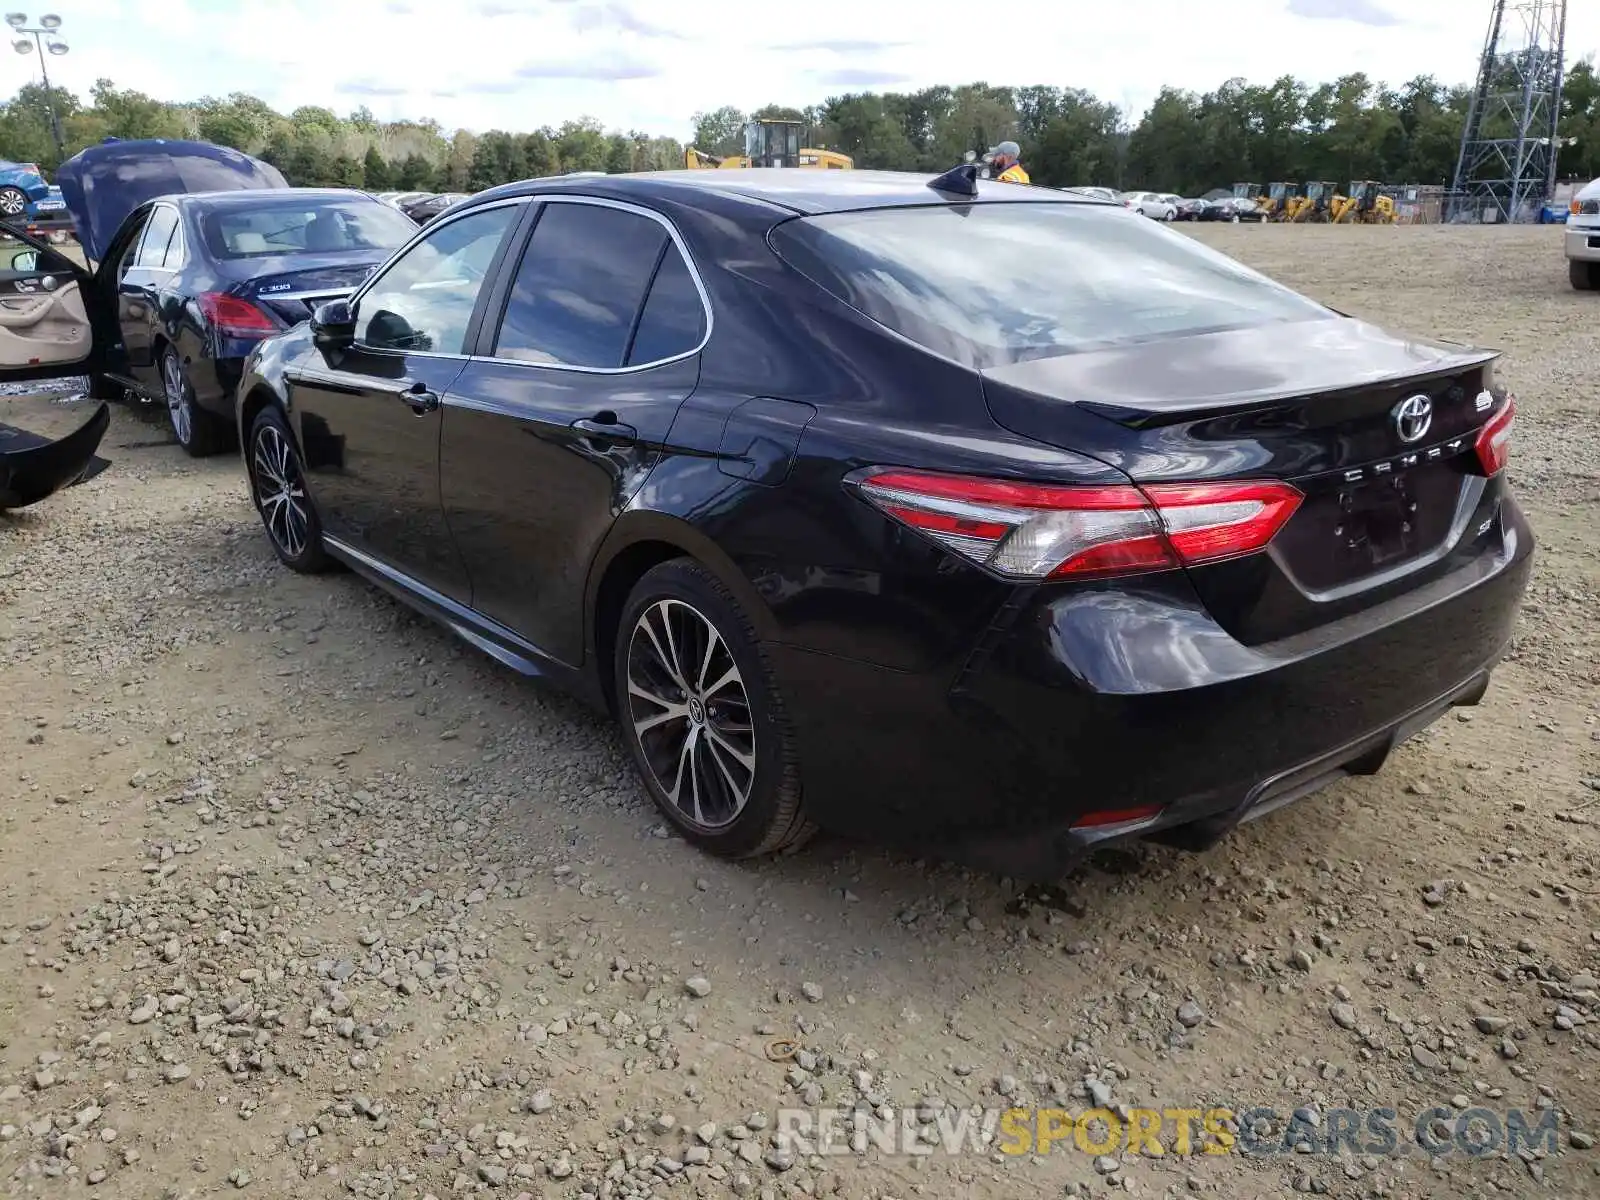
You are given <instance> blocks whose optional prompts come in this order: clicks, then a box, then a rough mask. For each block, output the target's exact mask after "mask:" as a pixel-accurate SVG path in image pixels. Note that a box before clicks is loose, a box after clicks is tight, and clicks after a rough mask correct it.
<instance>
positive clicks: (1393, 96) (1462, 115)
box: [0, 61, 1600, 195]
mask: <svg viewBox="0 0 1600 1200" xmlns="http://www.w3.org/2000/svg"><path fill="white" fill-rule="evenodd" d="M52 100H53V101H54V104H55V108H56V112H57V115H58V117H59V119H60V121H61V126H62V130H63V134H64V137H65V142H66V152H67V154H68V155H70V154H73V153H75V152H76V151H77V150H79V149H81V148H83V147H84V146H88V145H92V144H94V143H96V142H99V141H101V140H102V139H104V138H106V137H109V136H115V137H120V138H147V137H162V138H192V139H199V140H202V141H208V142H214V143H216V144H218V145H224V146H232V147H235V148H236V149H239V150H243V151H246V152H247V153H250V154H254V155H256V156H258V157H260V158H262V159H265V160H266V161H268V162H270V163H272V164H273V165H275V166H276V167H278V168H279V169H280V170H281V171H282V172H283V173H284V175H285V177H286V178H287V179H288V180H289V182H291V183H293V184H298V185H304V186H346V187H364V188H366V189H368V190H370V191H383V190H388V189H396V190H399V189H405V190H419V191H420V190H428V191H477V190H479V189H481V188H485V187H492V186H493V185H495V184H498V183H505V182H508V181H510V180H513V179H523V178H528V177H531V176H538V175H552V174H560V173H564V172H569V171H606V172H622V171H646V170H662V169H670V168H674V167H678V166H681V165H682V164H683V152H684V145H683V144H682V143H679V142H677V141H675V140H673V139H671V138H664V137H652V136H649V135H647V134H644V133H640V132H636V131H635V132H619V131H615V130H607V129H606V128H605V127H604V126H603V125H602V124H601V123H600V122H598V121H595V120H593V119H589V118H581V119H576V120H571V121H567V122H565V123H564V124H562V125H560V126H559V127H551V126H544V127H541V128H539V129H535V130H532V131H531V132H514V131H508V130H503V129H491V130H488V131H486V132H483V133H473V132H470V131H468V130H456V131H453V132H447V131H446V130H445V129H443V128H442V127H441V126H440V125H439V123H438V122H437V121H434V120H431V119H422V120H414V121H391V122H385V121H379V120H377V119H376V118H375V117H374V116H373V114H372V113H371V112H370V111H369V110H367V109H366V108H364V107H363V108H359V109H357V110H356V111H355V112H352V113H349V114H348V115H345V116H339V115H338V114H336V113H335V112H333V111H332V110H331V109H328V108H323V107H320V106H316V105H305V106H302V107H300V108H297V109H295V110H294V111H293V112H290V113H287V114H285V113H280V112H277V111H276V110H274V109H273V108H271V107H270V106H269V105H267V104H266V103H265V102H264V101H262V100H260V99H258V98H256V97H254V96H250V95H247V94H245V93H242V92H236V93H234V94H232V95H229V96H227V97H224V98H220V99H219V98H217V97H209V96H208V97H204V98H202V99H199V100H195V101H190V102H186V103H169V102H166V101H161V100H157V99H155V98H153V97H151V96H148V95H146V94H144V93H143V92H139V91H137V90H133V89H127V88H118V87H116V86H115V85H114V84H113V83H112V81H110V80H107V79H102V80H100V81H98V82H97V83H96V84H95V85H94V87H93V88H92V89H91V90H90V94H89V98H88V102H87V103H85V102H84V100H83V99H81V98H80V97H78V96H77V95H75V94H74V93H72V92H70V91H68V90H66V89H64V88H55V89H51V91H50V92H48V93H47V92H46V90H45V88H44V87H43V86H42V85H40V84H28V85H26V86H24V87H23V88H21V89H20V90H19V91H18V92H17V94H16V95H15V96H14V97H13V98H12V99H11V100H9V101H7V102H5V103H3V104H0V155H3V156H4V157H6V158H10V159H12V160H15V161H24V162H36V163H39V164H40V165H41V166H43V167H45V168H46V169H47V170H53V169H54V168H55V167H56V166H57V165H59V159H58V155H57V153H56V149H55V143H54V138H53V136H52V133H51V127H50V118H49V102H50V101H52ZM1469 100H1470V94H1469V91H1468V89H1467V88H1465V87H1452V86H1447V85H1445V84H1442V83H1440V82H1438V81H1437V80H1435V79H1433V78H1432V77H1429V76H1422V77H1419V78H1417V79H1413V80H1412V81H1411V82H1409V83H1407V84H1405V85H1404V86H1403V87H1400V88H1390V87H1387V86H1384V85H1381V84H1378V83H1375V82H1374V81H1372V80H1371V79H1369V78H1368V77H1367V76H1365V75H1362V74H1354V75H1346V76H1344V77H1342V78H1340V79H1337V80H1335V81H1334V82H1332V83H1324V84H1317V85H1313V84H1308V83H1305V82H1302V81H1300V80H1297V79H1294V78H1291V77H1288V76H1285V77H1283V78H1281V79H1278V80H1276V81H1274V82H1272V83H1269V84H1260V85H1258V84H1251V83H1247V82H1245V81H1244V80H1241V79H1230V80H1228V81H1227V82H1225V83H1224V84H1222V85H1221V86H1220V87H1218V88H1216V89H1215V90H1214V91H1210V92H1205V93H1195V92H1189V91H1183V90H1181V89H1177V88H1164V89H1162V91H1161V92H1160V94H1159V95H1158V96H1157V97H1156V99H1155V102H1154V103H1153V104H1152V105H1151V106H1150V108H1149V110H1148V111H1147V112H1145V113H1144V115H1143V116H1142V117H1140V118H1139V120H1138V121H1137V123H1130V122H1129V120H1128V115H1127V114H1126V113H1125V112H1123V111H1122V110H1121V109H1119V108H1118V107H1117V106H1115V105H1113V104H1110V103H1107V102H1106V101H1103V100H1101V99H1099V98H1098V97H1096V96H1095V95H1094V94H1093V93H1091V92H1088V91H1084V90H1082V89H1079V88H1060V87H1047V86H1036V87H1020V88H1012V87H996V86H992V85H989V84H986V83H971V84H965V85H961V86H956V87H948V86H940V87H930V88H924V89H922V90H921V91H917V92H856V93H849V94H846V95H841V96H836V97H833V98H832V99H829V100H826V101H824V102H822V103H820V104H817V105H814V106H812V107H810V108H807V109H798V108H790V107H783V106H778V105H769V106H767V107H765V108H760V109H756V110H754V111H753V112H750V113H745V112H743V111H741V110H739V109H737V108H733V107H724V108H719V109H716V110H714V111H711V112H703V113H696V114H695V116H694V119H693V132H692V136H691V140H690V142H689V144H690V145H692V146H694V147H695V148H697V149H699V150H702V151H705V152H707V153H712V154H737V153H739V152H741V151H742V149H743V136H742V129H743V126H744V123H745V121H746V120H747V119H748V118H751V117H782V118H788V119H793V120H800V121H804V122H805V123H806V124H807V126H808V127H809V130H810V140H811V141H812V142H813V144H816V145H820V146H826V147H828V148H831V149H836V150H841V151H843V152H844V153H846V154H849V155H851V156H852V157H853V158H854V159H855V162H856V165H857V166H859V167H873V168H882V169H888V170H911V171H929V172H933V171H940V170H944V169H947V168H948V167H950V166H951V165H953V164H955V163H957V162H959V161H961V159H962V157H963V156H964V155H965V153H966V152H967V151H969V150H973V151H979V152H981V151H983V150H985V149H987V148H988V147H989V146H991V145H993V144H995V143H996V142H998V141H1001V140H1005V139H1010V140H1014V141H1016V142H1017V143H1018V144H1019V145H1020V146H1021V148H1022V152H1023V161H1024V162H1025V163H1026V164H1027V166H1028V169H1029V171H1030V173H1031V174H1032V176H1033V178H1034V180H1035V181H1036V182H1039V183H1045V184H1051V185H1054V186H1071V185H1083V184H1100V185H1109V186H1113V187H1120V188H1125V189H1134V188H1140V189H1152V190H1159V191H1164V192H1179V193H1181V194H1184V195H1198V194H1200V193H1202V192H1205V191H1207V190H1209V189H1211V188H1216V187H1228V186H1230V185H1231V184H1232V183H1234V182H1236V181H1245V180H1248V181H1252V182H1257V183H1269V182H1273V181H1276V180H1291V181H1297V182H1298V181H1301V180H1313V179H1327V180H1337V181H1340V182H1343V181H1347V180H1351V179H1378V180H1382V181H1384V182H1388V183H1417V184H1448V183H1449V182H1450V179H1451V175H1452V174H1453V172H1454V170H1455V165H1456V155H1457V150H1458V147H1459V144H1460V139H1461V130H1462V126H1463V124H1464V123H1465V120H1466V113H1467V109H1468V104H1469ZM1489 132H1491V133H1493V132H1497V131H1495V130H1492V129H1491V130H1490V131H1489ZM1561 135H1562V138H1563V141H1564V144H1563V146H1562V147H1561V150H1560V160H1559V171H1558V173H1559V174H1560V175H1561V177H1563V178H1578V177H1581V178H1584V179H1590V178H1594V177H1596V176H1600V77H1597V75H1596V72H1595V70H1594V66H1593V64H1592V63H1591V62H1589V61H1584V62H1580V63H1579V64H1578V65H1577V66H1575V67H1574V68H1573V69H1572V70H1571V71H1570V72H1569V73H1568V76H1567V79H1566V85H1565V89H1564V93H1563V101H1562V118H1561Z"/></svg>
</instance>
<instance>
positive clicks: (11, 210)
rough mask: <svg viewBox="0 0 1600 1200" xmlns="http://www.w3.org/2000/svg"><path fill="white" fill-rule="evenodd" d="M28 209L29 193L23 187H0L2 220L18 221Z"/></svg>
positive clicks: (0, 217)
mask: <svg viewBox="0 0 1600 1200" xmlns="http://www.w3.org/2000/svg"><path fill="white" fill-rule="evenodd" d="M27 211H28V194H27V193H26V192H24V191H23V190H22V189H21V188H15V187H0V221H18V220H21V219H22V217H23V215H24V214H25V213H26V212H27Z"/></svg>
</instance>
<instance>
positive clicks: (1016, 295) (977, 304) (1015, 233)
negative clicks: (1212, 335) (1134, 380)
mask: <svg viewBox="0 0 1600 1200" xmlns="http://www.w3.org/2000/svg"><path fill="white" fill-rule="evenodd" d="M772 244H773V248H774V249H775V250H777V252H778V253H779V255H781V256H782V257H783V258H784V259H785V260H786V261H787V262H789V263H790V265H792V266H794V267H795V268H796V269H797V270H799V271H801V272H803V273H804V274H806V275H807V276H809V277H810V278H811V279H812V280H814V281H815V282H816V283H818V284H819V285H821V286H822V287H823V288H825V289H826V290H828V291H829V292H831V293H833V294H834V295H835V296H837V297H838V298H839V299H840V300H842V301H844V302H845V303H846V304H849V305H850V306H852V307H853V308H856V309H858V310H860V311H861V312H863V313H865V314H866V315H867V316H869V317H871V318H872V319H873V320H875V321H878V322H879V323H881V324H883V325H885V326H887V327H888V328H890V329H892V330H894V331H895V332H896V333H899V334H901V335H902V336H904V337H907V338H909V339H911V340H912V341H914V342H916V343H918V344H919V345H921V346H924V347H925V348H927V349H929V350H932V351H934V352H935V353H937V354H940V355H943V356H945V357H947V358H950V359H953V360H955V361H957V362H960V363H963V364H966V365H968V366H973V367H977V368H980V369H982V368H987V367H996V366H1001V365H1004V364H1006V363H1011V362H1018V361H1022V360H1024V359H1030V358H1042V357H1047V356H1050V355H1056V354H1070V353H1074V352H1080V351H1087V350H1094V349H1100V348H1104V347H1108V346H1117V345H1127V344H1130V343H1134V342H1140V341H1150V340H1155V339H1161V338H1169V337H1181V336H1184V335H1189V334H1197V333H1203V332H1210V331H1216V330H1222V329H1235V328H1242V327H1246V326H1252V325H1261V324H1265V323H1269V322H1275V321H1301V320H1310V319H1313V318H1316V317H1323V316H1327V315H1328V310H1327V309H1325V308H1323V307H1322V306H1321V305H1318V304H1315V303H1313V302H1312V301H1310V300H1308V299H1306V298H1305V297H1303V296H1300V295H1298V294H1296V293H1295V292H1292V291H1290V290H1289V289H1288V288H1286V287H1283V286H1282V285H1281V284H1278V283H1275V282H1273V281H1272V280H1270V279H1268V278H1267V277H1266V276H1265V275H1261V274H1259V273H1257V272H1255V271H1252V270H1250V269H1249V268H1248V267H1245V266H1244V265H1243V264H1241V263H1239V262H1236V261H1235V260H1234V259H1231V258H1229V257H1227V256H1226V255H1224V254H1221V253H1218V252H1217V251H1215V250H1211V249H1210V248H1208V247H1206V246H1203V245H1201V244H1200V243H1198V242H1196V241H1194V240H1192V239H1190V238H1188V237H1186V236H1184V235H1183V234H1181V233H1175V232H1173V231H1172V230H1169V229H1164V228H1162V227H1161V225H1160V223H1158V222H1155V221H1150V220H1148V219H1146V218H1144V217H1141V216H1139V215H1138V214H1136V213H1133V212H1131V211H1129V210H1127V209H1123V208H1120V207H1118V208H1111V207H1107V206H1102V205H1097V204H1071V203H1063V204H1051V203H1043V204H1040V203H1030V204H1003V203H991V204H970V205H955V204H949V205H938V206H927V207H919V208H894V209H875V210H872V211H868V212H852V213H827V214H823V215H820V216H814V217H804V218H799V219H796V220H791V221H787V222H785V223H784V224H782V225H779V226H777V227H776V228H775V229H774V230H773V231H772Z"/></svg>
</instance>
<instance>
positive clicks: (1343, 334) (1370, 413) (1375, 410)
mask: <svg viewBox="0 0 1600 1200" xmlns="http://www.w3.org/2000/svg"><path fill="white" fill-rule="evenodd" d="M1496 358H1497V355H1496V354H1495V353H1494V352H1492V351H1484V350H1476V349H1471V348H1468V347H1463V346H1456V345H1452V344H1449V343H1443V342H1427V341H1420V340H1416V339H1408V338H1400V337H1395V336H1393V335H1390V334H1387V333H1384V332H1383V331H1381V330H1378V329H1375V328H1373V327H1372V326H1369V325H1366V324H1363V323H1362V322H1359V321H1356V320H1352V319H1349V318H1344V317H1337V316H1335V317H1329V318H1326V319H1317V320H1308V321H1295V322H1283V323H1276V324H1272V325H1266V326H1258V327H1254V328H1249V329H1234V330H1225V331H1219V332H1213V333H1202V334H1197V335H1192V336H1187V337H1179V338H1170V339H1164V340H1158V341H1152V342H1148V343H1145V344H1141V345H1135V346H1124V347H1118V348H1114V349H1107V350H1099V351H1090V352H1086V353H1080V354H1067V355H1061V356H1056V357H1051V358H1041V359H1033V360H1029V361H1025V362H1021V363H1016V364H1011V365H1007V366H1003V367H999V368H995V369H991V370H988V371H986V372H984V389H985V395H986V398H987V401H988V404H989V408H990V411H991V413H992V415H993V416H994V418H995V420H996V421H997V422H999V423H1000V424H1001V425H1003V426H1005V427H1006V428H1008V429H1011V430H1012V431H1013V432H1016V433H1020V434H1022V435H1024V436H1026V437H1030V438H1034V439H1036V440H1038V441H1041V442H1045V443H1048V444H1051V445H1055V446H1058V447H1061V448H1063V449H1070V450H1074V451H1077V452H1079V453H1083V454H1089V455H1092V456H1094V457H1096V458H1099V459H1101V460H1102V461H1104V462H1107V463H1109V464H1110V465H1112V466H1115V467H1117V468H1118V469H1120V470H1122V471H1123V472H1125V473H1126V474H1127V475H1128V476H1129V477H1130V478H1132V479H1133V480H1134V481H1135V482H1137V483H1140V484H1153V483H1162V482H1179V481H1207V480H1223V479H1262V478H1270V479H1280V480H1285V481H1288V482H1290V483H1292V484H1294V485H1295V486H1296V487H1297V488H1298V489H1299V490H1300V491H1301V493H1302V494H1303V496H1304V500H1303V501H1302V503H1301V504H1300V506H1299V508H1298V510H1297V511H1296V512H1295V513H1294V515H1293V516H1292V517H1291V518H1290V520H1289V522H1288V523H1287V524H1286V525H1285V526H1284V527H1283V529H1282V530H1280V531H1279V533H1278V535H1277V537H1276V538H1275V539H1274V541H1273V543H1272V545H1271V546H1270V547H1269V549H1268V551H1267V553H1265V554H1257V555H1252V556H1250V557H1248V558H1245V559H1239V560H1235V561H1231V562H1224V563H1218V564H1214V565H1210V566H1206V567H1202V568H1196V569H1192V570H1191V571H1190V576H1191V578H1192V579H1193V580H1194V582H1195V585H1196V587H1197V589H1198V590H1199V591H1200V593H1201V597H1202V599H1203V600H1204V601H1205V602H1206V604H1207V606H1208V607H1209V608H1210V610H1211V611H1212V614H1213V616H1215V617H1216V618H1217V619H1218V620H1219V621H1220V622H1221V623H1222V624H1223V625H1224V626H1225V627H1227V628H1228V629H1229V631H1230V632H1232V633H1233V634H1234V635H1235V636H1236V637H1239V638H1240V639H1241V640H1244V641H1248V642H1252V643H1256V642H1261V641H1265V640H1269V639H1273V638H1278V637H1285V636H1289V635H1292V634H1295V633H1299V632H1302V631H1304V630H1306V629H1308V628H1310V627H1312V626H1315V625H1317V624H1320V623H1324V622H1326V621H1330V620H1333V619H1336V618H1338V617H1341V616H1344V615H1347V614H1348V613H1350V612H1352V611H1355V610H1359V609H1360V608H1362V607H1366V606H1367V605H1369V604H1373V603H1377V602H1378V601H1379V600H1382V599H1387V598H1388V597H1389V596H1391V595H1393V594H1395V593H1396V592H1398V591H1403V590H1405V589H1407V588H1410V587H1416V586H1420V585H1421V584H1422V583H1423V582H1425V581H1426V580H1428V579H1431V578H1433V577H1434V575H1436V574H1438V573H1439V572H1440V571H1442V570H1445V569H1448V563H1449V561H1450V560H1451V558H1452V552H1453V551H1454V550H1455V549H1456V548H1457V546H1458V543H1460V542H1461V541H1462V539H1463V534H1464V533H1465V532H1466V531H1467V529H1468V526H1469V523H1470V522H1471V520H1472V518H1473V517H1474V515H1475V514H1478V513H1479V510H1480V509H1481V508H1482V506H1483V505H1484V504H1485V503H1486V502H1487V500H1486V490H1487V488H1486V483H1487V481H1486V480H1485V478H1484V477H1483V475H1482V474H1481V471H1480V470H1479V468H1478V465H1477V458H1476V455H1475V454H1474V443H1475V440H1476V435H1477V432H1478V430H1480V429H1481V428H1482V427H1483V425H1484V424H1486V423H1487V421H1488V420H1489V418H1490V417H1491V416H1492V415H1493V414H1494V412H1495V411H1497V407H1498V404H1499V403H1500V401H1499V400H1498V398H1497V396H1496V395H1495V394H1494V393H1492V392H1491V391H1490V389H1491V387H1492V365H1493V363H1494V361H1495V359H1496ZM1416 397H1422V398H1423V399H1421V400H1417V399H1414V398H1416ZM1424 416H1426V419H1424ZM1496 494H1497V493H1496ZM1469 540H1470V539H1469Z"/></svg>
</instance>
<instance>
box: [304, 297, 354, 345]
mask: <svg viewBox="0 0 1600 1200" xmlns="http://www.w3.org/2000/svg"><path fill="white" fill-rule="evenodd" d="M311 340H312V341H313V342H315V343H316V344H317V345H318V346H319V347H321V348H322V349H324V350H343V349H344V348H345V347H347V346H349V345H350V343H352V342H354V341H355V340H356V310H355V307H354V306H353V305H352V304H351V303H350V301H348V300H329V301H326V302H325V303H323V304H319V305H317V307H316V310H315V311H314V312H313V313H312V314H311Z"/></svg>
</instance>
